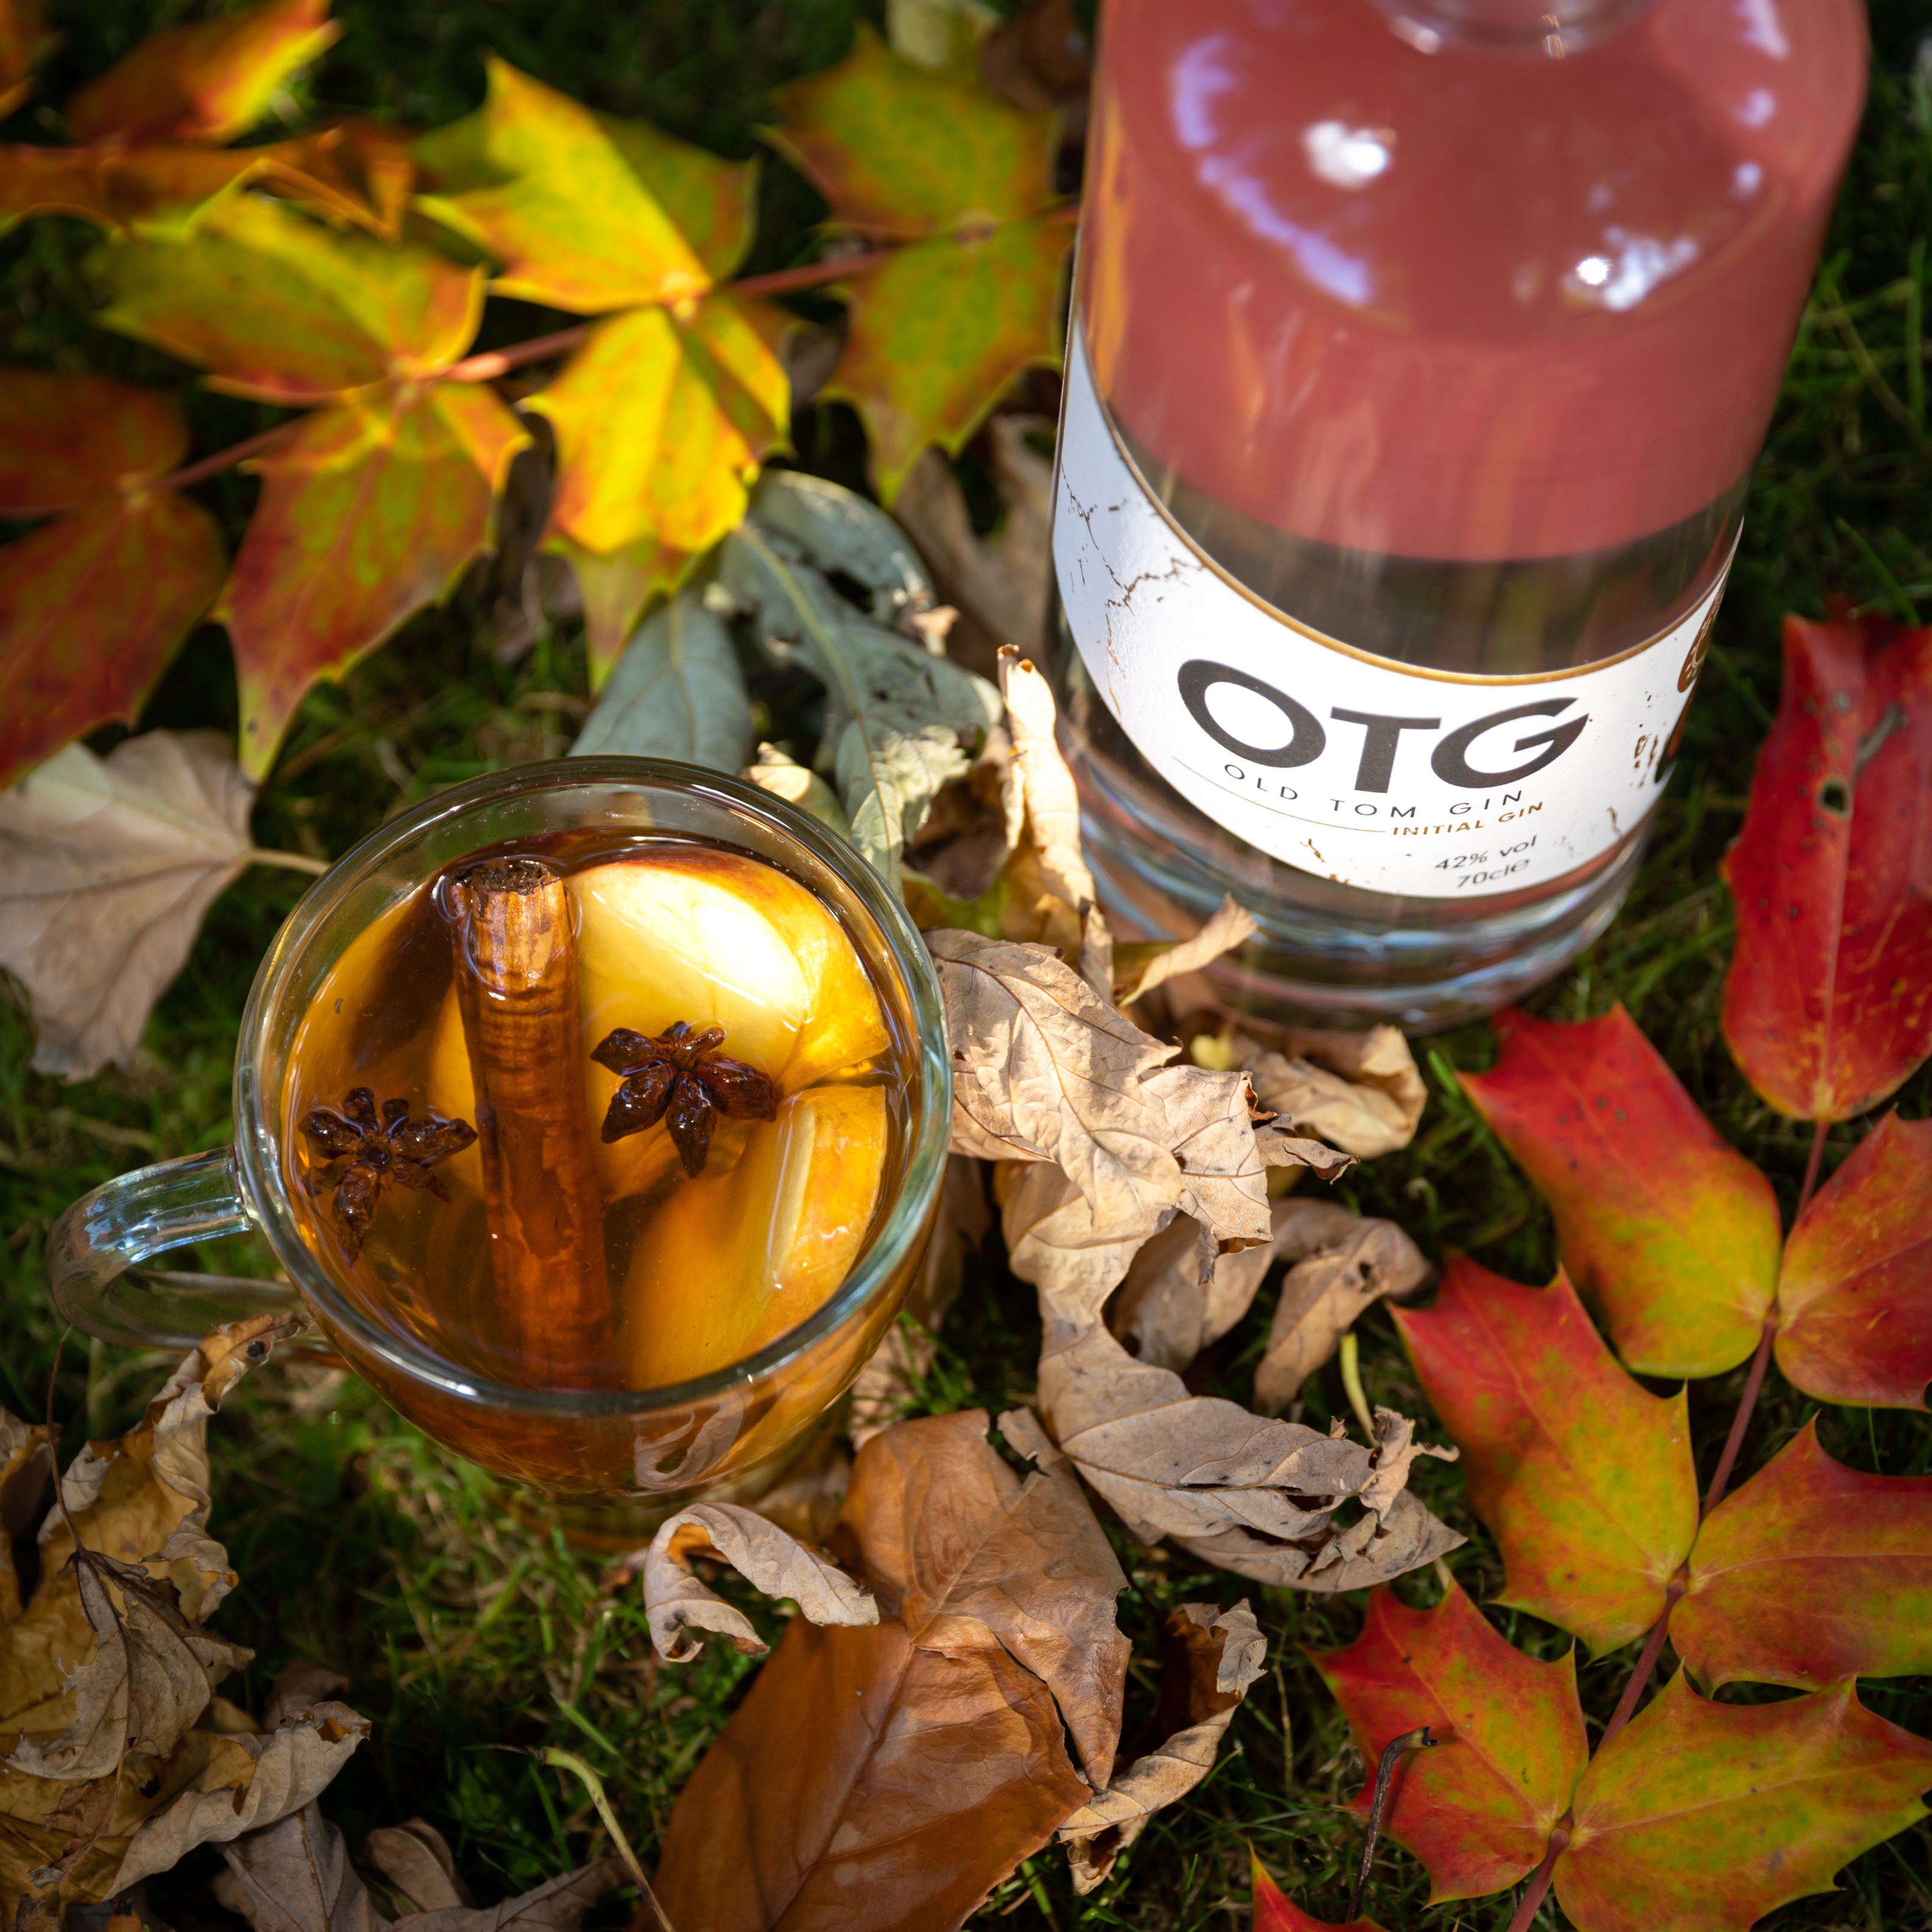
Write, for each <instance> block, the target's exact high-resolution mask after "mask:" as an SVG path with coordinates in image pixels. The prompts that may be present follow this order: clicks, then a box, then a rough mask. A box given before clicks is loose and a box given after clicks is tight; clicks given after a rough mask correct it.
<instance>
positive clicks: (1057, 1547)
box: [657, 1411, 1126, 1932]
mask: <svg viewBox="0 0 1932 1932" xmlns="http://www.w3.org/2000/svg"><path fill="white" fill-rule="evenodd" d="M1017 1426H1019V1425H1017V1424H1016V1427H1017ZM1001 1427H1002V1429H1003V1430H1005V1429H1006V1428H1007V1421H1003V1422H1002V1424H1001ZM985 1432H986V1416H985V1415H984V1414H983V1412H977V1411H971V1412H965V1413H963V1414H959V1415H947V1416H935V1417H932V1418H927V1419H926V1420H924V1421H917V1422H910V1423H903V1424H900V1425H898V1427H896V1428H894V1429H891V1430H886V1432H885V1433H883V1434H882V1435H880V1436H876V1437H874V1439H873V1440H872V1441H871V1442H868V1444H867V1445H865V1448H863V1449H862V1450H861V1451H859V1456H858V1458H857V1460H856V1463H854V1465H853V1475H852V1484H851V1487H850V1490H849V1491H848V1493H847V1496H846V1500H845V1505H844V1513H843V1516H842V1519H841V1521H842V1524H843V1527H844V1532H845V1533H847V1535H850V1538H852V1539H853V1542H854V1544H855V1545H856V1548H857V1550H858V1552H859V1557H860V1559H861V1562H862V1567H863V1570H864V1573H865V1579H866V1581H867V1582H868V1583H869V1585H870V1586H871V1589H873V1591H874V1592H875V1593H876V1595H877V1599H878V1603H879V1608H880V1615H881V1617H882V1619H883V1620H882V1621H881V1622H880V1623H879V1624H877V1625H874V1626H871V1627H870V1628H856V1629H855V1628H842V1629H841V1628H832V1629H823V1630H821V1629H820V1628H818V1627H817V1625H814V1624H813V1623H811V1622H810V1621H809V1620H808V1619H807V1618H805V1617H795V1618H793V1619H792V1620H791V1622H790V1624H789V1625H788V1626H787V1628H786V1631H785V1634H784V1640H783V1642H782V1643H780V1645H779V1646H778V1649H777V1650H776V1651H775V1652H774V1654H773V1655H772V1657H771V1658H769V1660H768V1661H767V1662H766V1664H764V1665H763V1667H762V1668H761V1669H760V1671H759V1673H758V1675H757V1677H756V1679H754V1681H753V1682H752V1685H751V1690H750V1691H749V1693H748V1695H747V1696H746V1697H745V1700H744V1701H743V1703H742V1704H740V1705H739V1707H738V1709H737V1710H736V1712H735V1713H734V1714H733V1716H732V1718H731V1719H730V1722H729V1723H728V1724H727V1725H726V1726H725V1728H724V1732H723V1734H722V1735H721V1736H720V1737H719V1738H718V1741H717V1742H716V1743H715V1744H714V1745H712V1748H711V1749H710V1750H709V1751H708V1752H707V1753H706V1755H705V1757H704V1758H703V1760H702V1761H701V1762H700V1764H699V1766H698V1767H697V1770H696V1771H695V1772H694V1773H693V1774H692V1775H691V1778H690V1780H689V1781H688V1783H687V1784H685V1788H684V1790H683V1792H682V1795H681V1796H679V1799H678V1802H677V1805H676V1809H675V1811H673V1814H672V1816H671V1820H670V1826H669V1828H668V1829H667V1832H666V1833H665V1837H664V1851H663V1855H662V1858H661V1861H660V1863H659V1864H658V1873H657V1888H658V1896H659V1897H660V1899H661V1901H662V1903H663V1905H664V1909H665V1911H666V1912H667V1915H669V1917H670V1920H671V1922H672V1923H673V1924H679V1925H697V1924H703V1925H706V1926H709V1927H711V1928H712V1932H778V1928H787V1932H799V1928H802V1927H804V1926H806V1925H808V1924H820V1923H828V1922H831V1921H832V1920H835V1921H836V1922H837V1923H838V1925H839V1926H840V1927H841V1932H873V1928H878V1929H879V1932H883V1928H886V1927H904V1928H907V1932H910V1928H913V1927H918V1928H919V1932H944V1928H947V1927H953V1926H957V1925H958V1924H960V1923H961V1922H962V1921H963V1920H964V1919H965V1918H966V1917H967V1916H968V1914H969V1913H970V1912H971V1911H972V1910H973V1909H974V1907H975V1906H977V1905H978V1904H979V1903H980V1901H981V1900H983V1898H984V1897H985V1896H986V1894H987V1892H988V1891H989V1890H990V1889H991V1888H992V1886H993V1885H995V1884H996V1883H997V1882H998V1881H999V1880H1000V1879H1002V1878H1004V1876H1007V1873H1010V1871H1011V1870H1013V1868H1014V1867H1015V1866H1016V1865H1017V1864H1018V1863H1019V1861H1020V1859H1021V1858H1024V1857H1025V1856H1027V1855H1028V1854H1029V1853H1030V1852H1034V1851H1036V1850H1037V1849H1040V1847H1041V1846H1043V1845H1044V1844H1045V1843H1046V1842H1047V1841H1048V1840H1049V1838H1051V1837H1052V1833H1053V1831H1054V1829H1055V1826H1057V1825H1058V1824H1059V1823H1061V1821H1062V1820H1064V1819H1065V1818H1066V1817H1067V1816H1068V1814H1070V1813H1072V1812H1073V1811H1075V1810H1076V1808H1078V1806H1079V1805H1080V1804H1081V1803H1082V1802H1084V1801H1085V1799H1087V1798H1088V1796H1090V1793H1089V1789H1088V1786H1087V1785H1086V1784H1085V1783H1083V1782H1082V1780H1081V1778H1079V1775H1078V1774H1077V1773H1076V1771H1075V1769H1074V1768H1073V1761H1072V1760H1071V1759H1070V1757H1069V1756H1068V1754H1067V1745H1066V1742H1065V1737H1064V1733H1063V1730H1062V1728H1061V1712H1062V1711H1064V1712H1065V1713H1066V1716H1067V1724H1068V1725H1069V1726H1070V1727H1075V1728H1076V1735H1084V1737H1085V1743H1086V1748H1087V1751H1088V1760H1089V1763H1090V1765H1091V1766H1093V1767H1094V1768H1095V1769H1097V1770H1098V1771H1099V1772H1100V1773H1101V1774H1102V1775H1103V1776H1104V1772H1105V1768H1106V1765H1107V1763H1109V1762H1110V1761H1111V1758H1112V1751H1113V1745H1114V1740H1115V1739H1116V1738H1117V1737H1118V1732H1119V1726H1120V1698H1121V1686H1122V1685H1123V1683H1124V1667H1125V1662H1126V1655H1125V1646H1124V1640H1121V1637H1120V1636H1119V1634H1118V1631H1117V1630H1116V1629H1115V1626H1114V1619H1113V1599H1114V1596H1115V1593H1116V1592H1118V1591H1119V1590H1120V1589H1123V1588H1124V1587H1125V1582H1126V1580H1125V1579H1124V1577H1122V1576H1121V1573H1120V1571H1119V1568H1118V1565H1116V1564H1115V1562H1114V1559H1113V1557H1112V1553H1111V1552H1110V1551H1109V1549H1108V1547H1107V1543H1106V1538H1105V1537H1104V1535H1102V1533H1101V1532H1100V1526H1099V1525H1098V1524H1097V1523H1095V1522H1094V1517H1093V1514H1092V1511H1091V1510H1090V1509H1089V1508H1088V1506H1087V1504H1086V1502H1085V1499H1084V1498H1083V1497H1082V1495H1081V1493H1080V1490H1079V1485H1078V1484H1076V1483H1074V1482H1073V1481H1072V1479H1071V1478H1070V1477H1069V1476H1067V1475H1065V1474H1064V1473H1062V1472H1061V1471H1060V1470H1059V1469H1057V1468H1055V1466H1052V1465H1051V1464H1050V1463H1049V1466H1045V1467H1043V1468H1042V1469H1040V1471H1039V1472H1037V1473H1036V1474H1034V1475H1032V1476H1031V1477H1029V1478H1028V1479H1027V1480H1026V1481H1025V1483H1024V1484H1022V1482H1021V1481H1020V1480H1019V1478H1017V1477H1016V1476H1015V1475H1013V1472H1012V1471H1011V1470H1010V1469H1008V1468H1007V1466H1006V1464H1005V1463H1004V1462H1002V1461H1001V1459H1000V1457H998V1455H997V1454H996V1453H995V1451H994V1450H993V1449H992V1446H991V1445H989V1443H988V1442H987V1441H986V1433H985ZM1010 1439H1011V1438H1010ZM988 1619H991V1620H992V1621H991V1622H989V1621H988ZM1041 1667H1044V1668H1045V1669H1046V1670H1049V1672H1050V1673H1052V1679H1053V1681H1054V1682H1055V1684H1056V1685H1058V1687H1059V1696H1060V1698H1061V1706H1060V1709H1056V1708H1055V1693H1054V1692H1052V1691H1049V1688H1048V1684H1047V1682H1046V1681H1045V1680H1043V1679H1042V1677H1041V1676H1039V1675H1038V1674H1037V1670H1038V1669H1039V1668H1041Z"/></svg>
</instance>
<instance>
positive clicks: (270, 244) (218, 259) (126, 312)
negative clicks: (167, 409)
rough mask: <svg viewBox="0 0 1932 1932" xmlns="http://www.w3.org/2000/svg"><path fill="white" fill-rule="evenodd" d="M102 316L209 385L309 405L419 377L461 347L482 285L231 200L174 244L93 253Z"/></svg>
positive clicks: (370, 242)
mask: <svg viewBox="0 0 1932 1932" xmlns="http://www.w3.org/2000/svg"><path fill="white" fill-rule="evenodd" d="M94 260H95V266H96V268H97V270H98V273H99V275H100V277H101V280H102V281H103V282H104V284H105V285H106V287H107V290H108V291H109V293H110V296H112V303H111V305H110V307H109V308H108V309H107V311H105V313H104V314H103V315H102V316H101V320H102V321H103V322H104V323H106V324H107V326H108V327H110V328H111V329H118V330H120V331H121V332H122V333H123V334H124V335H132V336H134V337H136V338H139V340H140V341H144V342H151V343H152V344H154V345H155V347H157V348H160V349H165V350H167V351H168V352H169V353H170V354H172V355H175V356H180V357H181V359H182V360H183V361H184V362H194V363H199V365H201V366H202V367H203V368H207V369H209V370H211V371H213V372H214V373H213V374H211V376H210V377H208V386H209V387H210V388H211V389H221V390H225V391H226V392H228V393H229V395H239V396H251V397H257V398H260V399H261V400H262V401H266V402H274V403H290V404H313V403H317V402H323V401H331V400H333V399H335V398H338V397H341V396H344V395H348V394H349V393H350V392H352V391H354V390H357V389H366V388H368V387H370V386H373V385H374V384H377V383H388V382H393V381H421V380H424V379H425V378H427V377H432V376H434V375H436V374H439V373H440V372H441V371H443V370H445V369H447V368H449V366H450V365H451V364H452V363H453V362H455V361H456V360H457V359H458V358H459V357H460V356H461V355H462V354H463V351H464V350H466V349H467V348H468V347H469V344H470V343H471V341H472V339H473V338H474V337H475V333H476V324H477V322H478V318H479V317H480V316H481V313H482V307H483V278H482V274H481V271H480V270H478V269H461V268H458V266H456V265H455V263H452V262H449V261H446V260H444V259H443V257H441V256H440V255H434V254H431V253H430V251H428V249H426V248H405V247H394V246H390V245H386V244H385V243H383V242H380V241H378V240H377V239H375V238H374V237H373V236H367V235H357V234H349V233H342V232H341V231H339V230H338V229H332V228H328V227H325V226H323V224H322V223H320V222H316V221H311V220H308V219H307V218H306V217H304V216H302V215H300V214H297V213H296V212H295V211H293V209H291V208H286V207H284V206H283V205H281V203H279V202H273V201H268V200H265V199H263V197H262V196H259V195H253V194H242V195H237V196H235V197H234V198H233V199H231V200H229V201H227V202H223V203H222V204H221V205H219V206H218V207H217V208H215V209H214V211H212V212H211V214H209V215H208V217H206V218H205V220H203V221H202V222H200V223H198V224H197V225H196V227H195V228H194V229H193V231H192V232H191V233H190V234H189V235H188V236H187V237H185V238H184V239H181V240H179V241H173V242H122V243H118V244H110V245H108V246H107V247H106V248H103V249H101V250H100V251H98V253H97V254H96V255H95V257H94Z"/></svg>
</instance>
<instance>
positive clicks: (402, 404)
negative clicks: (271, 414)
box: [216, 383, 529, 779]
mask: <svg viewBox="0 0 1932 1932" xmlns="http://www.w3.org/2000/svg"><path fill="white" fill-rule="evenodd" d="M528 441H529V437H527V436H526V434H525V433H524V432H523V430H522V429H521V428H520V427H519V426H518V425H517V419H516V418H515V417H514V416H512V415H511V413H510V412H509V410H508V409H507V408H506V407H505V406H504V405H503V404H502V403H501V402H499V401H498V400H497V398H496V396H495V395H493V394H492V393H491V392H490V391H489V390H487V389H483V388H481V387H469V386H464V385H461V384H458V383H443V384H440V385H436V386H432V387H431V388H428V389H415V388H413V387H412V386H404V387H401V388H399V389H395V390H393V391H389V392H383V393H382V394H380V395H378V396H377V398H375V399H374V400H371V401H359V402H356V403H351V404H347V405H345V406H344V407H340V408H337V409H331V410H320V411H318V412H317V413H316V414H315V415H314V416H307V417H304V418H303V419H301V420H300V421H299V422H296V423H293V424H291V425H290V427H289V429H288V431H287V434H286V436H285V437H284V439H283V440H281V441H280V442H279V443H277V444H276V445H275V447H274V449H272V451H271V452H270V453H269V454H268V455H265V456H263V457H261V458H258V459H257V461H256V462H255V463H254V466H253V467H254V468H255V469H258V470H259V471H260V472H261V475H262V479H263V484H262V498H261V502H260V506H259V507H258V508H257V510H256V512H255V515H254V520H253V521H252V522H251V523H250V524H249V526H248V535H247V536H245V538H243V539H242V548H241V551H240V553H239V555H238V556H236V559H235V568H234V571H233V574H231V576H230V577H229V580H228V586H227V588H226V589H225V590H223V592H222V593H221V602H220V608H219V610H217V613H216V614H217V616H219V617H220V619H221V621H222V622H223V623H225V624H226V625H227V626H228V630H229V636H230V637H232V639H233V642H234V646H235V663H236V673H237V676H238V677H239V680H240V683H241V697H242V769H243V770H244V771H245V772H247V773H248V775H249V776H250V777H251V778H257V779H259V778H261V777H262V776H263V775H264V774H266V772H267V771H268V769H269V766H271V765H272V763H274V762H275V749H276V747H277V745H279V744H280V742H281V736H282V733H283V731H284V729H285V728H286V727H287V724H288V721H289V718H290V715H291V713H293V711H294V709H295V707H296V705H297V704H298V703H299V702H300V701H301V699H302V694H303V693H304V692H305V691H307V690H308V688H309V686H310V685H312V684H313V683H314V682H315V681H316V680H317V679H318V678H323V677H340V676H341V675H342V673H344V671H345V670H347V669H348V668H349V667H350V665H352V664H354V663H355V662H356V660H357V659H358V658H361V657H362V656H363V655H365V653H367V652H369V651H371V650H372V649H374V647H375V646H377V645H378V644H380V643H381V642H382V641H383V639H384V638H385V637H388V636H389V634H390V632H391V631H394V630H395V628H396V627H397V626H398V625H399V624H401V622H403V621H404V619H406V618H407V617H409V616H411V615H412V614H413V613H415V612H416V611H418V610H421V609H422V607H424V606H425V604H430V603H433V602H434V601H436V600H437V598H440V597H441V596H443V595H444V594H445V593H446V592H447V591H448V590H449V589H450V587H451V586H452V583H454V581H455V578H456V577H457V574H458V572H460V571H461V570H462V569H463V566H464V565H466V564H467V563H468V562H469V561H470V559H472V557H474V556H475V555H476V554H477V553H478V551H480V550H486V549H487V548H488V547H489V546H490V542H491V541H492V540H493V511H494V507H495V503H496V495H497V493H498V492H499V490H501V489H502V486H503V479H504V477H505V475H506V474H507V472H508V469H509V466H510V459H511V458H512V457H513V456H514V455H515V454H516V452H517V451H518V450H519V449H521V448H523V446H524V445H525V444H526V443H527V442H528Z"/></svg>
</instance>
